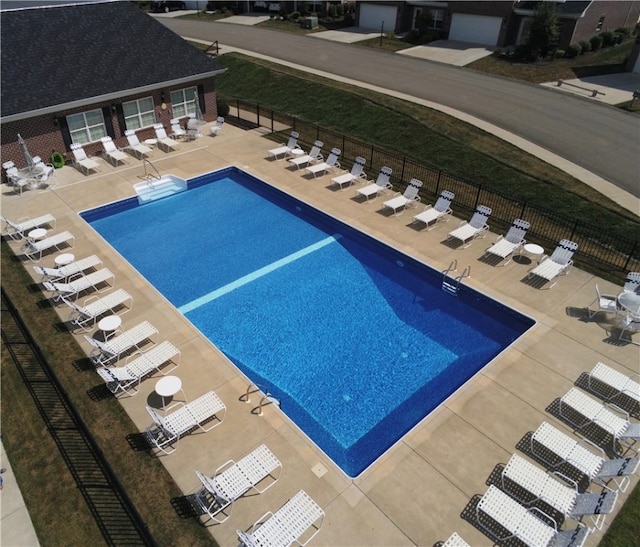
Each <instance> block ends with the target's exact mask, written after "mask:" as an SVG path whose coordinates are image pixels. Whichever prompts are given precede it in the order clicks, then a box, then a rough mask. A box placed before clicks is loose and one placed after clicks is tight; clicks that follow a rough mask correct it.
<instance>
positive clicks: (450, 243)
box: [440, 237, 464, 251]
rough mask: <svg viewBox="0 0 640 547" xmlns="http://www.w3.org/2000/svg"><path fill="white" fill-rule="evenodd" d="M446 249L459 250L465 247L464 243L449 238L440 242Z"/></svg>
mask: <svg viewBox="0 0 640 547" xmlns="http://www.w3.org/2000/svg"><path fill="white" fill-rule="evenodd" d="M440 243H441V244H442V245H444V246H445V247H449V249H453V250H454V251H455V250H458V249H462V248H463V247H464V243H463V242H462V241H460V240H459V239H456V238H455V237H447V238H445V239H443V240H442V241H441V242H440Z"/></svg>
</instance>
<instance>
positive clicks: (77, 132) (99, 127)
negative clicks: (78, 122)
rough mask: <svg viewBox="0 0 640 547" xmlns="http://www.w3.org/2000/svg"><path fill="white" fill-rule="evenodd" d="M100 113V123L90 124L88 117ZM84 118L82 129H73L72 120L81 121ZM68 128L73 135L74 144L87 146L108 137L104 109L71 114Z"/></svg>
mask: <svg viewBox="0 0 640 547" xmlns="http://www.w3.org/2000/svg"><path fill="white" fill-rule="evenodd" d="M94 112H98V113H99V114H100V123H90V122H89V121H88V120H87V115H88V114H92V113H94ZM80 117H82V122H83V125H82V127H77V128H72V123H71V122H70V119H72V118H74V119H80ZM66 120H67V127H68V128H69V133H70V135H71V142H72V143H73V144H87V143H89V142H96V141H99V140H100V139H101V138H102V137H106V136H107V126H106V124H105V123H104V115H103V114H102V109H100V108H96V109H94V110H87V111H86V112H77V113H76V114H69V115H68V116H66Z"/></svg>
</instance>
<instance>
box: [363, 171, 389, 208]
mask: <svg viewBox="0 0 640 547" xmlns="http://www.w3.org/2000/svg"><path fill="white" fill-rule="evenodd" d="M391 173H392V170H391V168H390V167H386V166H384V167H382V168H381V169H380V172H379V173H378V178H377V179H376V182H375V183H374V184H367V185H366V186H364V187H363V188H358V189H357V190H356V194H357V195H360V196H364V197H366V198H367V201H369V198H370V197H372V196H373V197H374V198H375V197H377V196H378V195H380V194H385V193H386V192H387V190H391V189H392V188H393V187H392V186H391V182H390V179H391Z"/></svg>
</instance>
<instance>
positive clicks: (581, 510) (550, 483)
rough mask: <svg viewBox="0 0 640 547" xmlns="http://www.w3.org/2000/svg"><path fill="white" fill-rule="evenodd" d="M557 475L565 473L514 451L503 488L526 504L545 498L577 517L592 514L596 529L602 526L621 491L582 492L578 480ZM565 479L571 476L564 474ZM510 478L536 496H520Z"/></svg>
mask: <svg viewBox="0 0 640 547" xmlns="http://www.w3.org/2000/svg"><path fill="white" fill-rule="evenodd" d="M556 477H561V478H562V475H560V474H559V473H557V472H554V473H551V474H548V473H547V472H546V471H545V470H544V469H541V468H540V467H538V466H537V465H534V464H533V463H531V462H529V461H527V460H525V459H524V458H522V457H521V456H519V455H518V454H514V455H513V456H511V459H510V460H509V462H508V463H507V465H506V467H505V468H504V470H503V471H502V489H503V490H504V491H505V492H507V493H508V494H509V495H510V496H511V497H513V498H514V499H516V500H518V501H519V502H520V503H522V504H524V505H530V504H531V503H533V502H534V501H537V500H541V501H543V502H545V503H547V504H549V505H550V506H551V507H553V508H554V509H555V510H556V511H559V512H560V513H562V514H563V515H565V516H566V517H569V518H572V519H574V520H578V519H581V518H583V517H589V518H590V519H591V521H592V522H593V525H594V527H595V529H597V530H601V529H602V526H603V524H604V520H605V518H606V515H608V514H609V513H611V512H612V511H613V509H614V507H615V504H616V501H617V499H618V492H616V491H613V490H605V491H604V492H585V493H583V494H581V493H579V492H578V489H577V485H575V483H574V486H573V487H571V486H569V485H567V484H563V483H561V482H559V480H558V478H556ZM563 480H569V479H567V478H566V477H564V478H563ZM510 482H514V483H515V484H517V485H518V486H519V487H520V488H522V489H524V490H526V491H527V492H529V494H531V496H532V497H533V498H534V499H533V500H524V499H519V498H518V497H517V496H516V494H514V491H517V489H513V488H512V487H511V485H510ZM531 496H528V497H531Z"/></svg>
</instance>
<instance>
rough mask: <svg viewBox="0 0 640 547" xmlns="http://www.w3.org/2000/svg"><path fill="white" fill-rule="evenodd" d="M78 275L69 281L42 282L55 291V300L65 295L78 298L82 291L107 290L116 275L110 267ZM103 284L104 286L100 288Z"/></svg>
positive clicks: (47, 288)
mask: <svg viewBox="0 0 640 547" xmlns="http://www.w3.org/2000/svg"><path fill="white" fill-rule="evenodd" d="M76 275H77V277H75V278H74V279H71V280H69V281H68V282H67V283H58V282H51V281H44V282H43V283H42V284H43V285H44V288H45V289H46V290H47V291H49V292H51V293H53V299H54V301H58V300H60V299H62V297H63V296H64V297H66V298H67V299H70V298H73V299H74V300H76V299H77V298H78V295H79V294H80V293H83V292H86V291H97V292H102V291H103V290H106V289H107V288H109V287H110V282H112V281H113V280H114V279H115V275H114V274H113V273H112V272H111V270H109V268H102V269H100V270H98V271H96V272H92V273H90V274H86V275H85V274H82V273H80V274H76ZM101 286H104V287H103V288H100V287H101Z"/></svg>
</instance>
